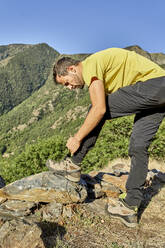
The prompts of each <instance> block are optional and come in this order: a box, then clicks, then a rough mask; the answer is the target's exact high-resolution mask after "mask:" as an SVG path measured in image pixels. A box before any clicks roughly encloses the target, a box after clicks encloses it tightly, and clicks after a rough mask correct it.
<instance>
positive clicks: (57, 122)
mask: <svg viewBox="0 0 165 248" xmlns="http://www.w3.org/2000/svg"><path fill="white" fill-rule="evenodd" d="M0 48H1V49H0V54H1V55H0V58H1V61H0V63H1V66H0V77H1V81H0V82H1V89H0V94H1V98H0V101H1V106H2V108H1V113H4V114H1V116H0V155H2V156H0V163H1V165H2V167H1V168H2V172H1V171H0V174H2V175H5V177H6V178H7V177H8V175H9V174H10V173H11V171H12V173H15V178H14V180H16V179H17V170H15V167H13V164H14V161H15V159H17V157H18V156H19V155H20V154H22V153H24V151H27V149H29V148H28V147H29V146H30V145H32V144H33V145H34V146H35V144H37V143H38V142H40V141H44V140H45V142H47V141H46V140H47V139H48V138H49V137H52V138H53V139H56V136H60V137H62V140H63V142H64V143H65V141H66V139H67V138H68V136H69V135H71V134H73V133H75V132H76V130H77V129H78V127H79V126H80V125H81V124H82V122H83V120H84V118H85V116H86V113H87V110H88V106H89V104H90V100H89V94H88V89H87V87H85V88H84V89H83V90H76V91H69V90H67V89H64V88H63V87H61V86H60V85H55V84H54V82H53V77H52V67H53V63H54V60H55V59H56V58H57V57H58V56H59V55H60V54H59V53H58V52H57V51H55V50H54V49H53V48H51V47H49V46H48V45H47V44H37V45H9V46H1V47H0ZM2 48H3V49H2ZM126 49H129V50H134V51H136V52H137V53H139V54H141V55H143V56H145V57H147V58H149V59H152V60H155V61H159V64H160V65H161V66H162V67H163V66H164V58H165V54H158V55H155V54H150V53H148V52H146V51H144V50H143V49H141V48H140V47H139V46H131V47H127V48H126ZM68 56H71V57H74V58H76V59H79V60H83V59H84V58H86V57H87V56H89V54H74V55H68ZM49 57H50V58H49ZM2 75H3V77H2ZM5 79H6V81H5ZM5 96H6V97H5ZM10 109H11V110H10ZM9 110H10V111H9ZM132 123H133V117H126V118H119V119H117V120H113V121H111V122H107V123H106V124H105V127H104V128H103V130H102V132H101V134H100V138H99V139H98V143H97V144H96V146H95V149H92V151H91V152H89V156H87V159H86V162H84V166H85V168H86V169H89V168H92V166H93V167H94V166H96V167H97V168H99V167H100V166H102V165H104V164H105V163H106V162H107V161H109V160H111V159H114V158H117V157H127V156H128V152H127V147H128V144H129V136H130V134H131V129H132ZM163 133H164V134H165V123H163V125H162V126H161V128H160V131H159V132H158V134H157V136H156V138H155V140H154V142H153V145H152V146H151V151H152V155H153V156H154V157H155V158H159V157H160V158H163V157H164V154H165V147H164V148H162V147H159V145H160V146H161V144H162V143H164V142H165V140H164V139H165V138H163V137H165V135H162V134H163ZM37 149H39V150H41V149H45V148H41V147H40V148H37ZM32 150H33V151H34V150H35V149H32ZM29 151H30V152H29V153H30V154H29V156H30V157H31V156H32V154H31V153H32V152H31V150H29ZM100 151H101V157H99V154H100ZM44 152H45V151H43V153H44ZM24 154H25V153H24ZM36 156H38V155H36ZM42 156H43V154H42ZM21 159H22V160H21V161H25V160H26V159H25V158H21ZM41 160H42V158H41ZM35 163H36V162H35ZM38 166H40V165H38ZM12 168H14V169H13V170H12ZM24 173H26V170H25V172H24ZM8 180H9V181H10V178H9V179H8Z"/></svg>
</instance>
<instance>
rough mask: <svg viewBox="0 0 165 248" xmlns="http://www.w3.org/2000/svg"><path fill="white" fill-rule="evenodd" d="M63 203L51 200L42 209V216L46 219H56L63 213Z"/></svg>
mask: <svg viewBox="0 0 165 248" xmlns="http://www.w3.org/2000/svg"><path fill="white" fill-rule="evenodd" d="M62 211H63V205H62V204H61V203H58V202H51V203H49V204H47V205H46V206H45V207H44V208H43V210H42V218H43V220H44V221H45V220H46V221H50V222H51V221H54V220H55V219H56V221H57V219H58V218H59V217H60V216H61V215H62Z"/></svg>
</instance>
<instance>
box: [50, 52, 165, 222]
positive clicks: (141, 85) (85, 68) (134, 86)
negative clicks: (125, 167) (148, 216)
mask: <svg viewBox="0 0 165 248" xmlns="http://www.w3.org/2000/svg"><path fill="white" fill-rule="evenodd" d="M53 75H54V80H55V81H56V82H57V83H60V84H62V85H63V86H65V87H67V88H68V89H70V90H72V89H76V88H83V86H84V84H86V85H87V86H88V87H89V94H90V99H91V108H90V111H89V113H88V115H87V117H86V119H85V121H84V123H83V125H82V126H81V127H80V129H79V130H78V132H77V133H76V134H75V135H74V136H73V137H70V138H69V139H68V141H67V144H66V146H67V147H68V149H69V150H70V152H71V154H72V157H71V158H66V160H64V161H62V162H61V164H60V167H59V165H58V166H57V164H55V165H54V164H53V163H52V164H51V163H48V164H47V165H48V167H50V168H52V169H54V170H56V172H58V171H59V173H63V174H65V176H66V177H67V178H68V179H70V180H73V181H79V179H80V164H81V161H82V160H83V158H84V156H85V155H86V153H87V152H88V151H89V149H90V148H91V147H93V145H94V144H95V142H96V139H97V137H98V135H99V132H100V130H101V128H102V126H103V125H104V122H105V120H107V119H112V118H117V117H121V116H126V115H131V114H136V116H135V121H134V126H133V131H132V135H131V139H130V147H129V156H130V157H131V169H130V173H129V177H128V180H127V183H126V191H127V192H126V194H125V195H122V196H121V197H120V198H119V201H118V202H117V203H114V204H111V203H109V204H108V209H107V210H108V212H109V214H110V215H111V216H112V217H115V218H119V219H120V220H121V221H123V222H124V223H125V224H126V225H127V226H129V227H134V226H135V225H136V224H137V214H136V211H137V209H138V208H139V206H140V203H141V201H142V197H143V196H142V192H141V188H142V187H143V185H144V183H145V179H146V176H147V170H148V147H149V145H150V143H151V140H152V138H153V136H154V135H155V133H156V132H157V130H158V128H159V125H160V123H161V122H162V120H163V118H164V116H165V70H163V69H162V68H161V67H159V66H158V65H157V64H155V63H153V62H152V61H150V60H149V59H147V58H145V57H143V56H141V55H139V54H136V53H135V52H133V51H128V50H125V49H120V48H110V49H106V50H103V51H100V52H97V53H95V54H92V55H90V56H89V57H87V58H86V59H85V60H83V61H82V62H80V61H75V60H73V59H71V58H68V57H64V58H61V59H59V60H58V61H57V62H56V64H55V66H54V69H53Z"/></svg>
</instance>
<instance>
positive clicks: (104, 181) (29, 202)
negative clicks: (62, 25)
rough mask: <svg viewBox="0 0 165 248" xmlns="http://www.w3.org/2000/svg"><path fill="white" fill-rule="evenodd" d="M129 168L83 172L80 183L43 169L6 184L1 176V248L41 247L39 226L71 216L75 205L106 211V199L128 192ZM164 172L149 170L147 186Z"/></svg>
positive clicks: (161, 176) (41, 234)
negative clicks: (126, 190)
mask: <svg viewBox="0 0 165 248" xmlns="http://www.w3.org/2000/svg"><path fill="white" fill-rule="evenodd" d="M128 171H129V168H127V167H126V166H124V165H123V164H117V165H115V166H113V167H112V169H111V171H110V172H103V171H97V172H96V171H93V172H91V173H90V174H83V175H82V176H81V180H80V182H79V183H73V182H70V181H68V180H67V179H65V178H64V177H62V176H59V175H55V174H54V173H52V172H49V171H48V172H42V173H39V174H36V175H32V176H29V177H26V178H23V179H21V180H18V181H16V182H13V183H11V184H9V185H6V186H5V182H4V180H3V179H2V178H0V185H1V189H0V248H1V247H3V248H19V247H21V248H26V247H31V248H37V247H38V248H42V247H46V246H45V245H44V242H43V240H42V236H43V233H42V230H41V227H40V225H38V224H37V223H41V222H43V221H47V222H54V223H58V222H59V221H60V220H61V218H64V217H69V218H70V217H71V216H72V215H73V214H74V207H75V206H76V205H78V204H79V205H83V206H86V207H87V209H88V210H92V211H96V212H97V213H98V214H105V213H104V207H105V204H106V202H107V199H108V198H110V197H113V198H117V197H118V196H119V194H120V193H121V192H124V191H125V183H126V180H127V178H128ZM156 176H157V177H159V176H160V178H161V179H162V178H163V175H162V174H161V173H160V172H158V171H150V172H149V173H148V177H147V181H146V185H150V184H151V182H152V180H153V178H155V177H156Z"/></svg>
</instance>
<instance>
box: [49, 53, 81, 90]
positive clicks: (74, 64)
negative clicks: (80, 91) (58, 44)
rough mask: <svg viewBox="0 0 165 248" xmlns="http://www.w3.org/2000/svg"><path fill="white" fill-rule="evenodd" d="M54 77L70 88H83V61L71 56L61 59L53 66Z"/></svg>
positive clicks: (56, 80) (55, 80)
mask: <svg viewBox="0 0 165 248" xmlns="http://www.w3.org/2000/svg"><path fill="white" fill-rule="evenodd" d="M53 78H54V82H55V83H56V82H57V83H60V84H62V85H64V86H66V87H67V88H68V89H70V90H71V89H75V88H83V86H84V81H83V78H82V65H81V62H80V61H78V60H74V59H72V58H70V57H63V58H61V59H59V60H58V61H57V62H56V63H55V65H54V67H53Z"/></svg>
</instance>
